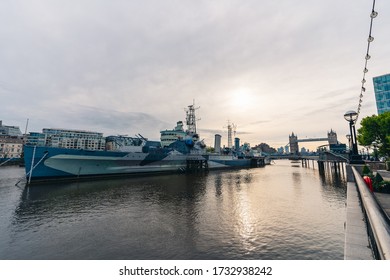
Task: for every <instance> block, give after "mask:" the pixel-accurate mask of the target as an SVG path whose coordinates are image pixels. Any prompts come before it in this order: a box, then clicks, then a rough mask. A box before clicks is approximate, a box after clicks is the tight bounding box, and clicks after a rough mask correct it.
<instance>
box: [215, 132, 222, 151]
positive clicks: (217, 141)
mask: <svg viewBox="0 0 390 280" xmlns="http://www.w3.org/2000/svg"><path fill="white" fill-rule="evenodd" d="M214 151H215V152H216V153H217V154H220V153H221V135H219V134H215V141H214Z"/></svg>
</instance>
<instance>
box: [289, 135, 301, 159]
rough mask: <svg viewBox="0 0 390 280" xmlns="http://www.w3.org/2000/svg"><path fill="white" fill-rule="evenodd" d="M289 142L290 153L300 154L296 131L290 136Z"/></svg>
mask: <svg viewBox="0 0 390 280" xmlns="http://www.w3.org/2000/svg"><path fill="white" fill-rule="evenodd" d="M288 139H289V142H290V153H291V154H298V153H299V146H298V135H294V132H293V133H292V134H291V135H289V136H288Z"/></svg>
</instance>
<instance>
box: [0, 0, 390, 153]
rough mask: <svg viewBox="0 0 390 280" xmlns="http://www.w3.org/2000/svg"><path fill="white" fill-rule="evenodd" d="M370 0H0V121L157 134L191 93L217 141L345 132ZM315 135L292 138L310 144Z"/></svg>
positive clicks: (367, 103)
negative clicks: (232, 134)
mask: <svg viewBox="0 0 390 280" xmlns="http://www.w3.org/2000/svg"><path fill="white" fill-rule="evenodd" d="M371 9H372V1H371V0H341V1H340V0H327V1H324V0H299V1H293V0H274V1H265V0H252V1H250V0H219V1H212V0H204V1H202V0H191V1H190V0H34V1H29V0H25V1H23V0H21V1H18V0H1V1H0V38H1V40H0V102H1V111H0V120H3V124H5V125H16V126H20V128H21V130H22V131H23V132H24V129H25V125H26V120H27V119H29V126H28V131H41V130H42V128H67V129H82V130H91V131H98V132H103V133H104V134H105V135H106V136H107V135H110V134H128V135H130V136H133V135H135V134H138V133H140V134H142V135H143V136H145V137H147V138H149V139H153V140H156V139H159V131H160V130H165V129H172V128H173V127H174V126H175V125H176V122H177V121H179V120H183V121H184V119H185V111H184V108H185V107H186V106H187V105H190V104H192V102H193V100H195V104H196V106H199V107H200V109H199V110H197V117H198V118H200V119H201V120H200V121H198V130H199V133H200V136H201V138H205V141H206V143H207V144H208V145H210V146H212V145H213V144H214V141H213V135H214V134H215V133H219V134H221V135H222V136H223V144H227V131H226V126H227V122H228V120H230V122H232V123H234V124H236V125H237V137H239V138H241V140H242V141H245V142H249V143H250V144H251V145H252V146H254V145H256V144H259V143H261V142H266V143H268V144H270V145H271V146H273V147H275V148H276V147H280V146H284V145H285V144H287V143H288V136H289V134H291V132H294V133H295V134H298V137H299V138H306V137H309V138H311V137H326V134H327V131H329V130H330V129H333V130H335V131H336V132H337V134H338V138H339V141H341V142H346V138H345V135H346V134H348V124H347V122H346V121H345V120H344V119H343V115H344V113H345V112H346V111H348V110H355V111H356V110H357V106H358V102H359V95H360V87H361V80H362V77H363V68H364V62H365V60H364V57H365V54H366V49H367V37H368V32H369V24H370V13H371ZM376 11H377V12H378V13H379V15H378V17H377V18H376V19H375V20H374V24H373V32H372V35H373V37H374V38H375V39H374V42H373V43H372V44H371V48H370V54H371V56H372V58H371V59H370V60H369V63H368V69H369V72H368V73H367V76H366V79H367V81H368V82H367V84H366V88H367V91H366V94H365V95H364V98H363V104H362V108H361V113H360V119H361V118H363V117H364V116H368V115H373V114H376V113H377V111H376V104H375V97H374V91H373V84H372V77H375V76H379V75H382V74H387V73H390V36H389V34H390V33H389V30H390V1H388V0H377V1H376ZM320 144H321V143H314V144H312V145H310V144H307V143H305V144H301V145H300V146H306V147H315V146H317V145H320Z"/></svg>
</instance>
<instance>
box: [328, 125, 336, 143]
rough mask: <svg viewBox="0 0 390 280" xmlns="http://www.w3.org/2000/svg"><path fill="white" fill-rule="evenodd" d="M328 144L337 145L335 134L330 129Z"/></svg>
mask: <svg viewBox="0 0 390 280" xmlns="http://www.w3.org/2000/svg"><path fill="white" fill-rule="evenodd" d="M328 142H329V145H331V144H338V141H337V133H336V132H335V131H333V129H330V132H329V131H328Z"/></svg>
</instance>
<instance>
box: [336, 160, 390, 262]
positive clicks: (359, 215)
mask: <svg viewBox="0 0 390 280" xmlns="http://www.w3.org/2000/svg"><path fill="white" fill-rule="evenodd" d="M361 168H362V166H360V168H359V166H354V167H352V166H348V168H347V175H348V183H347V219H346V234H345V247H344V259H346V260H370V259H371V260H372V259H387V260H388V259H390V219H389V217H390V194H383V193H371V192H370V191H369V190H368V188H367V187H366V185H365V183H364V181H363V179H362V178H361V176H360V174H359V172H358V171H357V170H359V169H361ZM378 173H379V174H380V175H381V176H382V177H383V179H384V180H390V172H389V171H378Z"/></svg>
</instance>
